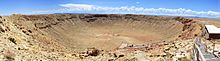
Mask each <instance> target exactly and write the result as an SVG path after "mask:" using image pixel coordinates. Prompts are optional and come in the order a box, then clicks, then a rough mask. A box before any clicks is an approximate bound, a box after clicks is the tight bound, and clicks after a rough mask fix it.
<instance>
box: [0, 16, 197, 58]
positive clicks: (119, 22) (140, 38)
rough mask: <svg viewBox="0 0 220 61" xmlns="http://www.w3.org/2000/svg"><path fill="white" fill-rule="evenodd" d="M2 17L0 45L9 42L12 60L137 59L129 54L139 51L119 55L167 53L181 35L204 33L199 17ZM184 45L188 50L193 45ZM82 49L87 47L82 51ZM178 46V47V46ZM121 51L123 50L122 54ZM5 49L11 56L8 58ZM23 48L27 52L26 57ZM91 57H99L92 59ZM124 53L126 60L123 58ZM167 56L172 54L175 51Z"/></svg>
mask: <svg viewBox="0 0 220 61" xmlns="http://www.w3.org/2000/svg"><path fill="white" fill-rule="evenodd" d="M1 21H2V23H1V24H2V25H1V30H3V31H2V32H1V36H2V37H1V39H2V40H3V41H1V42H3V43H2V44H1V45H0V46H1V47H3V46H6V45H7V46H8V47H7V48H5V47H4V48H3V49H0V51H1V50H2V51H4V52H3V53H2V54H3V56H4V57H6V58H9V59H10V58H11V60H16V59H24V58H30V60H32V59H39V60H47V59H51V60H54V59H64V60H73V59H75V60H80V59H81V60H82V59H84V60H87V59H88V60H90V59H93V60H96V59H99V58H102V59H103V60H109V59H110V58H112V59H111V60H119V61H121V60H125V59H129V60H130V59H131V60H138V59H139V58H140V57H139V55H138V57H139V58H138V59H137V58H135V59H133V58H132V57H133V56H131V55H132V54H133V53H136V52H133V53H129V54H128V53H123V54H121V51H141V52H139V53H140V55H142V53H144V54H145V53H146V52H147V53H151V54H152V55H151V54H150V55H149V54H146V55H147V56H149V57H150V56H153V57H154V54H153V53H154V52H156V51H158V52H161V53H164V54H170V53H168V52H166V53H165V52H163V50H166V49H164V48H167V47H166V46H168V47H171V48H172V47H173V45H174V46H176V45H175V44H172V43H174V41H178V40H181V41H184V40H187V41H189V42H190V39H191V38H193V37H194V36H199V33H200V25H199V24H196V21H193V20H192V19H186V18H182V17H163V16H145V15H130V14H128V15H116V14H49V15H12V16H5V17H3V18H1ZM10 41H11V42H10ZM20 41H21V42H20ZM177 43H179V42H177ZM11 44H12V45H11ZM181 44H182V43H180V45H181ZM187 44H188V45H189V46H190V45H192V43H191V42H190V43H188V42H186V43H185V42H184V43H183V45H187ZM20 45H22V46H20ZM124 45H125V46H124ZM14 46H16V47H14ZM24 46H25V47H24ZM129 46H130V47H129ZM138 46H139V47H138ZM133 47H135V48H136V47H137V48H140V49H134V48H133ZM88 48H89V49H88ZM178 48H183V47H181V46H180V47H178ZM184 48H187V49H190V48H191V47H184ZM129 49H131V50H129ZM187 49H186V50H187ZM17 50H21V51H17ZM84 50H87V52H84V53H83V52H82V51H84ZM174 50H179V49H175V48H174ZM5 51H6V52H5ZM7 51H8V52H7ZM106 51H111V52H106ZM118 51H120V53H119V55H118ZM168 51H169V50H168ZM158 52H157V53H158ZM170 52H172V51H170ZM6 53H9V55H12V56H10V57H7V55H8V54H6ZM22 53H26V55H29V56H28V57H26V56H25V54H22ZM90 53H91V54H90ZM107 53H108V54H107ZM19 54H20V55H21V56H19ZM31 54H36V55H31ZM81 54H82V55H81ZM84 54H86V55H84ZM100 54H101V55H102V56H100ZM106 54H107V55H106ZM22 55H23V56H24V57H23V56H22ZM103 55H104V56H103ZM111 55H113V56H111ZM114 55H115V56H114ZM173 55H175V54H173ZM30 56H31V57H32V58H31V57H30ZM87 56H97V57H95V58H91V57H89V58H88V57H87ZM130 56H131V57H130ZM144 56H145V55H144ZM156 56H158V55H157V54H156ZM161 56H162V57H163V58H165V57H164V55H159V57H161ZM4 57H3V58H4ZM15 57H16V58H15ZM42 57H45V58H42ZM98 57H99V58H98ZM104 57H106V58H104ZM120 57H123V59H119V58H120ZM129 57H130V58H129ZM168 57H169V58H172V57H173V56H172V54H171V55H170V56H167V58H168ZM145 58H146V57H145ZM0 59H1V58H0ZM148 59H149V58H148ZM167 60H170V59H167Z"/></svg>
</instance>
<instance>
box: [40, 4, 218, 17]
mask: <svg viewBox="0 0 220 61" xmlns="http://www.w3.org/2000/svg"><path fill="white" fill-rule="evenodd" d="M60 6H62V7H63V8H61V9H56V10H48V11H49V12H52V13H71V12H73V13H76V12H78V13H96V14H97V13H98V14H99V13H101V14H146V15H170V16H198V17H213V18H216V17H220V12H215V11H194V10H191V9H184V8H178V9H168V8H143V7H135V6H131V7H126V6H122V7H103V6H95V5H89V4H61V5H60ZM41 12H47V11H41ZM36 13H40V12H36Z"/></svg>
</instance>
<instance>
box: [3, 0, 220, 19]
mask: <svg viewBox="0 0 220 61" xmlns="http://www.w3.org/2000/svg"><path fill="white" fill-rule="evenodd" d="M13 13H20V14H50V13H98V14H146V15H171V16H198V17H213V18H215V17H220V0H1V1H0V15H10V14H13Z"/></svg>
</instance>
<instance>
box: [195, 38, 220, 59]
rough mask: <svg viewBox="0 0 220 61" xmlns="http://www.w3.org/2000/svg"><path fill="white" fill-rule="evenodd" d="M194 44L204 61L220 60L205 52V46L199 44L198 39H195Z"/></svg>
mask: <svg viewBox="0 0 220 61" xmlns="http://www.w3.org/2000/svg"><path fill="white" fill-rule="evenodd" d="M195 43H196V44H197V45H198V46H199V48H200V50H201V52H202V54H203V56H204V57H205V59H206V61H220V58H217V57H215V56H214V55H213V54H210V53H208V52H206V48H205V45H204V44H202V43H201V40H200V39H199V38H196V41H195Z"/></svg>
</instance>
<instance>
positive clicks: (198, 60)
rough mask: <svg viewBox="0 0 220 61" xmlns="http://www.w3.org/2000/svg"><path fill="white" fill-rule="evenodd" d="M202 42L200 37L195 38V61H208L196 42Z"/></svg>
mask: <svg viewBox="0 0 220 61" xmlns="http://www.w3.org/2000/svg"><path fill="white" fill-rule="evenodd" d="M198 41H199V42H200V40H199V38H196V39H195V43H194V46H193V48H194V49H193V61H206V59H205V57H204V56H203V54H202V52H201V50H200V48H199V46H198V45H197V44H196V42H198Z"/></svg>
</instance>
